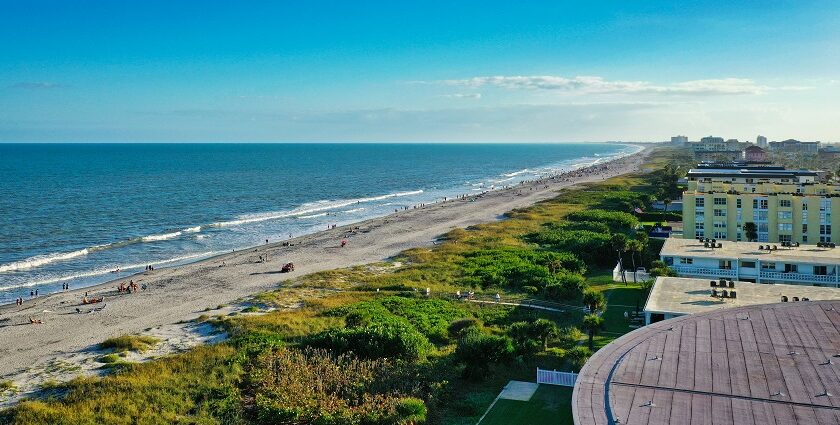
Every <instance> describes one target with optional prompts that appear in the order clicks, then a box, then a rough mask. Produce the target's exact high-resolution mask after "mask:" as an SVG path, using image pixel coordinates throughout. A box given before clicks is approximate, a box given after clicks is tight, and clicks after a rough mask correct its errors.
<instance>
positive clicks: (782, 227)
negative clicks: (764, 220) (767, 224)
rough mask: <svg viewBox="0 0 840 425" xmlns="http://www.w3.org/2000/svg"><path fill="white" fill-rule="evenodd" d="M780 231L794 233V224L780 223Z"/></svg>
mask: <svg viewBox="0 0 840 425" xmlns="http://www.w3.org/2000/svg"><path fill="white" fill-rule="evenodd" d="M779 231H780V232H792V231H793V224H792V223H779Z"/></svg>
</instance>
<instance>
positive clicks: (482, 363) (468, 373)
mask: <svg viewBox="0 0 840 425" xmlns="http://www.w3.org/2000/svg"><path fill="white" fill-rule="evenodd" d="M513 353H514V349H513V342H512V341H511V339H510V338H508V337H504V336H497V335H487V334H484V333H482V332H481V331H480V330H479V329H477V328H470V329H468V330H466V331H465V332H464V333H463V334H462V336H461V338H460V339H459V340H458V347H457V348H456V349H455V358H456V359H458V361H460V362H461V363H463V364H464V365H465V366H466V367H465V368H464V376H465V377H467V378H480V377H482V376H483V375H484V372H486V371H487V368H488V367H489V366H490V364H493V363H503V362H507V361H510V360H511V358H512V357H513Z"/></svg>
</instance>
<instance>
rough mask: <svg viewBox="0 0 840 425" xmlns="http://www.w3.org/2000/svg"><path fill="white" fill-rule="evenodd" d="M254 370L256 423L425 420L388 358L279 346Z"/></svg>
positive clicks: (380, 423) (333, 424)
mask: <svg viewBox="0 0 840 425" xmlns="http://www.w3.org/2000/svg"><path fill="white" fill-rule="evenodd" d="M251 371H252V372H251V374H250V375H249V378H250V381H251V383H252V385H253V387H254V406H255V411H256V419H257V422H258V423H263V424H274V423H312V424H324V425H339V424H369V425H386V424H398V423H423V422H424V421H425V419H426V406H425V403H424V402H423V401H422V400H421V399H419V398H416V396H417V395H419V394H415V390H414V383H413V382H411V380H410V379H409V377H407V376H405V374H404V370H403V369H401V368H400V367H399V366H397V365H395V364H394V363H391V362H389V361H386V360H381V359H380V360H363V359H359V358H357V357H355V356H353V355H337V356H336V355H333V354H331V353H329V352H327V351H324V350H313V349H305V350H290V349H287V348H279V349H275V350H270V351H267V352H265V353H263V354H261V355H260V356H259V357H258V358H257V360H256V361H255V364H254V365H253V367H252V368H251Z"/></svg>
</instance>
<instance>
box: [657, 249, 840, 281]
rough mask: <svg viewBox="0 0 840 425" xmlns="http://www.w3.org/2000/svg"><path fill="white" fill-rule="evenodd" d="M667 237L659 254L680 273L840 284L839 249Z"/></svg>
mask: <svg viewBox="0 0 840 425" xmlns="http://www.w3.org/2000/svg"><path fill="white" fill-rule="evenodd" d="M710 245H711V244H708V243H704V242H700V241H698V240H696V239H679V238H668V239H666V240H665V244H664V245H663V246H662V250H661V251H660V253H659V255H660V258H661V259H662V261H663V262H665V264H667V265H668V266H670V267H671V268H672V269H673V270H674V271H675V272H676V273H677V275H678V276H680V277H691V278H698V279H720V278H725V279H732V280H736V281H744V282H754V283H781V284H789V285H814V286H830V287H840V248H825V247H817V246H816V245H801V246H799V247H795V248H793V247H782V246H778V245H776V246H775V248H776V249H772V248H773V247H774V245H772V244H771V245H769V246H770V248H771V249H769V250H768V249H763V248H766V247H767V246H768V244H761V243H756V242H730V241H723V242H719V243H716V244H714V245H713V246H714V248H712V247H711V246H710Z"/></svg>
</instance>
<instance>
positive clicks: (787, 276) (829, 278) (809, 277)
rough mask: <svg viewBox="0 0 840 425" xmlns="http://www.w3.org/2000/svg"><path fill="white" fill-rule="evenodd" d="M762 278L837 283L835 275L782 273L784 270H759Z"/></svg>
mask: <svg viewBox="0 0 840 425" xmlns="http://www.w3.org/2000/svg"><path fill="white" fill-rule="evenodd" d="M760 277H761V278H762V279H770V280H779V281H785V280H786V281H791V282H813V283H837V276H836V275H818V274H807V273H784V272H764V271H763V272H761V274H760Z"/></svg>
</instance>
